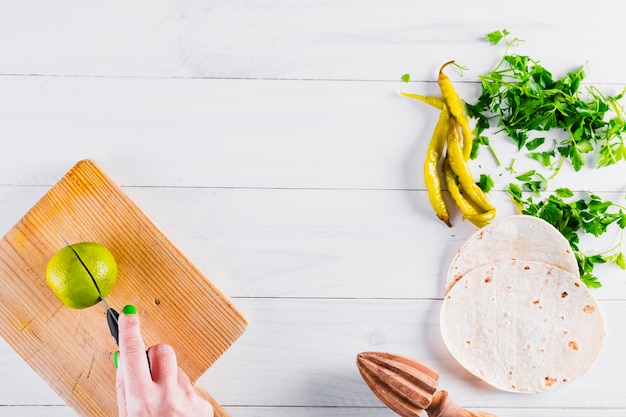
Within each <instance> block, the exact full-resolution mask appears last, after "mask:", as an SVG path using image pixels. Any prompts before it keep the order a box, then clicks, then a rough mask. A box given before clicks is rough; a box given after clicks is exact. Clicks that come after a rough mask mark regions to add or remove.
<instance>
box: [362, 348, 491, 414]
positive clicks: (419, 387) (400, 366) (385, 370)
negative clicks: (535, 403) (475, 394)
mask: <svg viewBox="0 0 626 417" xmlns="http://www.w3.org/2000/svg"><path fill="white" fill-rule="evenodd" d="M356 362H357V367H358V369H359V372H360V373H361V376H362V377H363V379H364V380H365V382H366V383H367V385H368V386H369V387H370V389H371V390H372V391H373V392H374V394H375V395H376V396H377V397H378V399H380V400H381V401H382V402H383V403H384V404H385V405H386V406H387V407H389V408H390V409H391V410H393V411H394V412H396V413H397V414H399V415H400V416H402V417H416V416H419V415H420V414H421V412H422V411H424V410H426V413H428V416H429V417H496V416H494V415H493V414H488V413H476V412H472V411H468V410H466V409H464V408H462V407H460V406H459V405H457V404H456V403H455V402H454V401H452V400H451V399H450V397H449V396H448V392H447V391H438V390H437V385H438V379H439V374H438V373H437V372H436V371H435V370H433V369H431V368H429V367H428V366H426V365H424V364H422V363H420V362H417V361H415V360H413V359H410V358H407V357H404V356H400V355H394V354H391V353H382V352H362V353H359V354H358V355H357V361H356Z"/></svg>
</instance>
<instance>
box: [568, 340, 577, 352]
mask: <svg viewBox="0 0 626 417" xmlns="http://www.w3.org/2000/svg"><path fill="white" fill-rule="evenodd" d="M567 347H569V348H570V349H572V350H578V344H576V342H574V341H573V340H570V341H569V343H568V344H567Z"/></svg>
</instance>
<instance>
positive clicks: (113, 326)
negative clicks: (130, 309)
mask: <svg viewBox="0 0 626 417" xmlns="http://www.w3.org/2000/svg"><path fill="white" fill-rule="evenodd" d="M61 239H62V240H63V242H64V243H65V244H66V245H67V246H68V247H69V248H70V249H71V250H72V252H74V255H76V258H77V259H78V261H79V262H80V264H81V265H82V266H83V268H85V271H87V274H88V275H89V278H91V282H93V285H94V286H95V287H96V290H97V291H98V295H99V296H100V301H102V304H104V307H105V308H106V310H107V323H108V325H109V331H110V332H111V336H113V339H115V343H116V344H117V345H118V346H119V344H120V343H119V327H118V324H117V322H118V318H119V316H120V313H118V312H117V311H115V310H114V309H112V308H111V307H110V306H109V304H108V303H107V302H106V300H105V299H104V297H103V296H102V292H101V291H100V288H99V287H98V283H97V282H96V279H95V278H94V277H93V275H92V273H91V271H89V268H87V265H85V262H83V260H82V258H81V257H80V255H79V254H78V252H76V250H75V249H74V248H73V247H72V245H70V244H69V242H68V241H67V239H65V237H64V236H63V235H61Z"/></svg>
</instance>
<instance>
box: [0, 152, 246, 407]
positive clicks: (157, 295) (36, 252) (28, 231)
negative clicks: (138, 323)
mask: <svg viewBox="0 0 626 417" xmlns="http://www.w3.org/2000/svg"><path fill="white" fill-rule="evenodd" d="M61 234H63V235H64V236H65V237H66V238H67V239H68V240H69V241H70V242H74V243H76V242H83V241H94V242H99V243H101V244H103V245H105V246H106V247H107V248H109V249H110V250H111V252H112V253H113V255H114V256H115V258H116V261H117V262H118V269H119V274H118V282H117V283H116V286H115V288H114V289H113V291H112V292H111V294H110V295H109V296H108V297H107V302H108V303H109V304H110V305H113V306H119V307H118V310H119V309H121V306H123V305H125V304H133V305H135V306H137V308H138V309H139V310H138V314H140V315H141V317H142V320H143V322H144V324H143V330H142V333H143V335H144V338H145V342H146V344H147V345H148V346H151V345H153V344H155V343H157V341H163V342H165V343H169V344H171V345H172V346H175V349H176V351H177V357H178V360H179V364H180V366H181V367H182V368H183V369H184V370H185V372H186V373H187V374H188V375H189V378H190V379H191V381H192V382H195V381H197V379H198V378H199V377H200V376H201V375H202V374H203V373H204V372H206V370H207V369H208V368H209V366H210V365H211V364H213V363H214V362H215V360H217V358H218V357H219V356H220V355H221V354H222V353H223V352H224V351H225V350H226V349H227V348H228V347H229V346H230V345H231V344H232V343H233V342H234V341H235V340H236V339H237V338H238V337H239V336H240V335H241V333H242V332H243V330H244V328H245V326H246V320H245V318H244V317H243V316H242V314H241V313H240V312H239V311H238V310H237V309H236V308H235V307H234V306H233V304H232V303H231V301H230V300H229V299H228V298H227V297H226V296H225V295H224V294H223V293H222V292H221V291H220V290H219V289H218V288H217V287H215V286H214V285H213V284H212V283H211V282H210V281H209V280H208V278H207V276H206V275H204V273H203V272H202V271H201V270H199V269H198V268H197V267H196V266H195V265H194V264H193V263H192V262H190V260H189V259H187V258H186V257H185V256H184V255H183V253H182V252H181V251H180V249H178V248H177V247H176V246H174V245H173V244H172V243H171V242H170V241H169V240H168V239H167V237H166V236H165V235H164V234H163V233H162V232H161V231H160V230H159V229H158V227H157V226H155V225H154V224H153V223H152V222H151V221H150V220H149V219H148V218H147V217H146V216H145V215H144V214H143V212H142V211H141V210H140V209H139V208H138V207H137V206H136V205H135V204H134V203H133V202H132V201H131V200H130V199H129V198H128V197H127V196H126V195H125V194H124V193H123V192H122V191H121V189H119V187H118V186H117V185H115V184H114V183H113V182H111V180H110V179H109V178H108V177H107V176H106V175H105V174H104V173H103V172H102V171H101V170H100V169H99V168H98V167H97V166H96V165H95V164H94V163H93V162H92V161H89V160H83V161H80V162H79V163H77V164H76V165H75V166H74V167H73V168H72V169H70V170H69V171H68V173H67V174H66V175H65V176H64V177H63V178H62V179H61V180H60V181H59V182H58V183H57V184H56V185H55V186H54V187H52V188H51V189H50V191H48V192H47V193H46V194H45V195H44V196H43V198H42V199H41V200H39V202H38V203H37V204H36V205H35V206H34V207H33V208H32V209H31V210H29V211H28V212H27V213H26V214H25V215H24V217H23V218H22V219H20V221H19V222H18V223H17V224H16V225H15V226H14V227H13V228H12V229H11V230H9V232H7V234H6V235H5V236H4V238H3V239H2V241H0V254H1V256H0V272H1V278H2V282H3V291H2V299H1V304H0V306H1V307H2V310H1V313H2V315H1V318H2V320H1V321H0V326H1V327H0V328H1V330H2V336H3V337H4V338H5V339H6V340H7V341H8V343H9V344H11V346H12V347H13V348H14V349H15V350H16V351H17V352H18V353H19V354H20V356H21V357H22V358H23V359H24V360H25V361H26V362H27V363H28V364H29V365H31V366H32V367H33V369H34V370H35V371H36V372H37V373H39V374H40V375H41V377H42V378H43V379H45V380H46V381H47V382H48V383H49V384H50V385H51V386H52V388H53V389H54V390H55V391H56V392H57V393H58V394H59V395H60V396H61V397H62V398H63V399H64V400H65V401H67V403H68V404H70V405H71V406H72V407H73V408H74V409H75V410H76V411H77V412H78V413H79V414H80V415H84V416H111V415H113V414H115V413H116V410H117V400H116V393H115V387H114V383H113V382H114V380H115V368H114V367H112V366H111V363H112V355H113V352H115V350H116V349H117V346H116V345H115V342H114V340H113V339H112V338H111V336H110V334H108V332H109V330H108V327H107V326H106V319H105V315H104V310H103V309H99V308H97V307H99V306H97V307H92V308H87V309H83V310H73V309H70V308H67V307H66V306H64V305H63V304H61V302H60V301H59V300H57V299H56V297H55V296H54V294H53V293H52V291H51V290H50V288H49V287H48V286H47V284H46V283H45V269H46V265H47V263H48V261H49V259H50V258H51V257H52V255H53V254H54V253H55V252H56V251H58V250H59V249H61V248H62V247H63V246H64V244H63V241H62V240H61Z"/></svg>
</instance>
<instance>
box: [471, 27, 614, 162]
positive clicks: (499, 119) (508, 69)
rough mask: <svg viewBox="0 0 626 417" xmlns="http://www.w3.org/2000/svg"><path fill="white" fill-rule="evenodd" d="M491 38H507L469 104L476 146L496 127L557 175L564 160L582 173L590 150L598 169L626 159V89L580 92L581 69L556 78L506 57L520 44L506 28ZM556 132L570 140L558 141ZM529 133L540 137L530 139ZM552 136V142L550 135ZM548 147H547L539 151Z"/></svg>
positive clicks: (530, 61)
mask: <svg viewBox="0 0 626 417" xmlns="http://www.w3.org/2000/svg"><path fill="white" fill-rule="evenodd" d="M487 40H488V41H489V42H491V43H492V44H498V43H499V42H501V41H502V40H504V41H505V42H506V50H505V53H504V56H503V57H502V59H501V60H500V62H499V63H498V65H496V67H495V68H494V69H493V70H492V71H491V72H490V73H488V74H484V75H481V76H480V77H479V78H480V81H481V85H482V92H481V95H480V97H479V99H478V101H477V102H476V103H475V104H469V103H467V111H468V114H469V116H470V117H472V118H474V119H476V120H477V126H476V128H477V136H478V140H477V142H476V143H477V146H479V145H481V144H483V145H486V144H488V143H489V140H488V139H487V138H486V137H485V136H484V135H483V133H484V131H485V130H486V129H488V128H490V127H492V128H496V129H499V130H502V131H504V132H506V134H507V135H508V137H510V138H511V139H512V140H513V141H514V142H515V143H516V144H517V147H518V149H519V150H521V149H522V148H526V150H527V151H529V156H530V157H531V158H533V159H536V160H537V161H539V162H540V163H541V164H542V165H543V166H546V167H549V168H551V169H553V170H556V171H557V172H558V169H560V167H561V166H562V164H563V162H564V161H566V160H569V161H570V162H571V164H572V166H573V168H574V169H575V170H576V171H578V170H580V169H581V168H582V167H583V166H584V165H585V157H584V155H586V154H590V153H592V152H597V153H598V155H599V158H598V167H602V166H608V165H613V164H615V163H617V162H618V161H620V160H623V159H626V145H625V144H624V139H623V136H624V135H626V119H625V117H624V114H625V112H624V109H623V107H622V106H621V105H620V104H619V100H620V99H621V98H622V97H623V96H624V91H622V92H621V93H620V94H618V95H616V96H608V97H607V96H605V95H603V94H602V93H601V92H600V91H599V90H598V89H597V88H595V87H585V88H584V89H582V88H581V85H582V81H583V79H584V77H585V72H584V68H582V67H581V68H579V69H578V70H576V71H572V72H568V73H567V74H566V75H565V76H564V77H563V78H561V79H556V80H555V79H554V77H553V76H552V74H551V73H550V71H548V70H547V69H546V68H544V67H543V66H541V65H540V63H539V62H538V61H536V60H534V59H532V58H530V57H528V56H525V55H516V54H509V53H508V51H509V48H510V47H511V46H513V45H517V44H519V43H520V42H521V40H519V39H518V38H514V39H509V32H508V31H507V30H506V29H505V30H503V31H495V32H492V33H490V34H488V35H487ZM557 131H560V132H559V133H560V134H561V136H562V134H563V133H565V134H566V136H567V138H566V139H556V136H558V135H557V134H556V133H555V132H557ZM529 133H535V134H536V135H537V137H534V138H532V139H531V136H530V135H529ZM550 134H552V135H553V137H552V138H548V137H546V136H548V135H550ZM544 143H545V144H547V147H548V149H547V150H539V149H540V147H542V145H544ZM543 148H545V146H544V147H543ZM475 155H476V152H475Z"/></svg>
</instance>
